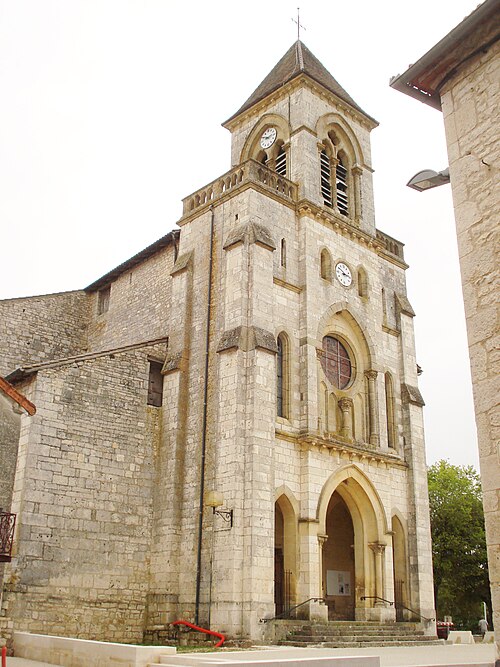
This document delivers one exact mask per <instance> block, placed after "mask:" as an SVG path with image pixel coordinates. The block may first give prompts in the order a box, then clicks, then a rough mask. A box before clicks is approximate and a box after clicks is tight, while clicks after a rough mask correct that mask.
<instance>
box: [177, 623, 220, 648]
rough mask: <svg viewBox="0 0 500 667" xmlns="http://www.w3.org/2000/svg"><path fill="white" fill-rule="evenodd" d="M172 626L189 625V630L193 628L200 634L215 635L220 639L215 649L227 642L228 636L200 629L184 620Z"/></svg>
mask: <svg viewBox="0 0 500 667" xmlns="http://www.w3.org/2000/svg"><path fill="white" fill-rule="evenodd" d="M171 625H187V626H188V628H191V629H192V630H197V631H198V632H204V633H205V634H206V635H213V636H214V637H219V640H220V641H218V642H217V644H215V645H214V646H215V648H220V647H221V646H222V644H223V643H224V642H225V641H226V636H225V635H223V634H222V633H221V632H216V631H215V630H207V629H206V628H200V626H199V625H195V624H194V623H190V622H189V621H183V620H182V619H181V620H179V621H174V622H173V623H171Z"/></svg>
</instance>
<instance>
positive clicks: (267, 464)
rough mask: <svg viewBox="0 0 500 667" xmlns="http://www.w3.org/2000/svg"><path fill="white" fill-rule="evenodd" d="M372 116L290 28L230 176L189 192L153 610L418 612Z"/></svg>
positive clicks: (408, 457)
mask: <svg viewBox="0 0 500 667" xmlns="http://www.w3.org/2000/svg"><path fill="white" fill-rule="evenodd" d="M376 126H377V122H376V121H375V120H374V119H373V118H371V117H370V116H369V115H368V114H367V113H365V112H364V111H363V110H362V109H361V108H360V107H359V106H358V105H357V104H356V102H354V100H353V99H352V98H351V97H350V96H349V95H348V93H347V92H346V91H345V90H344V89H343V88H342V87H341V86H340V84H339V83H338V82H337V81H336V80H335V79H334V78H333V77H332V76H331V74H329V72H327V70H326V69H325V68H324V66H323V65H322V64H321V63H320V62H319V61H318V60H317V58H315V56H314V55H313V54H312V53H311V52H310V51H309V50H308V49H307V47H306V46H305V45H304V44H303V43H302V42H300V41H297V42H296V43H295V44H294V45H293V46H292V47H291V48H290V49H289V51H288V52H287V53H286V54H285V55H284V57H283V58H282V59H281V60H280V61H279V63H278V64H277V65H276V66H275V67H274V69H273V70H272V71H271V72H270V74H269V75H268V76H267V77H266V78H265V79H264V81H263V82H262V83H261V84H260V86H259V87H258V88H257V89H256V90H255V92H254V93H253V94H252V95H251V96H250V97H249V99H248V100H247V101H246V102H245V103H244V104H243V106H242V107H241V108H240V109H239V110H238V111H237V112H236V113H235V114H234V115H233V116H232V117H231V118H230V119H229V120H227V121H226V122H225V123H224V127H226V128H227V129H229V130H230V132H231V134H232V148H231V169H230V171H228V172H227V173H226V174H223V175H222V176H221V177H220V178H218V179H216V180H215V181H213V182H212V183H210V184H208V185H206V186H205V187H203V188H201V189H200V190H198V191H197V192H194V193H193V194H191V195H190V196H188V197H186V198H185V199H184V200H183V215H182V218H181V219H180V221H179V225H180V227H181V235H180V244H179V255H178V258H177V262H176V265H175V266H174V270H173V272H172V294H173V295H174V298H173V302H172V317H171V323H172V334H171V336H170V350H169V358H168V359H167V362H166V364H165V367H164V373H165V374H166V379H167V383H166V387H167V389H166V395H165V396H164V404H166V405H167V406H169V407H168V410H170V413H171V414H170V416H169V418H168V419H167V420H166V421H165V422H164V423H165V424H166V426H164V433H163V440H164V442H163V451H165V452H169V453H170V454H169V457H168V458H167V459H165V462H164V476H165V484H164V486H163V487H162V488H163V489H164V495H163V497H162V501H161V502H160V503H159V504H158V506H157V510H156V516H157V525H158V533H157V539H156V540H155V553H154V554H153V556H152V584H151V587H152V595H151V601H152V602H151V604H150V610H149V612H150V614H149V619H150V623H151V624H155V623H156V624H158V623H159V622H161V619H162V618H165V617H168V618H169V619H170V618H171V617H172V616H173V615H182V616H184V617H188V616H190V617H191V618H195V619H196V620H198V621H199V622H200V623H211V625H212V626H213V627H217V628H218V629H219V630H222V631H227V632H228V633H229V634H231V635H233V636H234V635H238V636H248V637H253V638H259V637H260V636H261V635H262V628H263V625H262V624H260V623H259V621H260V619H262V618H265V617H267V618H270V617H273V616H275V615H276V614H279V613H281V612H282V611H283V609H285V608H288V607H290V606H293V605H296V604H301V607H300V612H299V613H300V614H301V615H302V616H303V617H305V618H322V619H324V620H325V619H327V618H330V619H345V620H349V619H351V620H353V619H356V620H376V621H377V620H378V621H381V622H382V621H394V620H396V618H397V619H398V620H402V619H403V618H407V617H408V616H407V615H408V612H407V611H405V610H404V608H407V607H409V608H411V609H414V610H416V611H417V612H418V613H419V614H420V615H421V616H425V617H428V618H430V617H432V615H433V592H432V564H431V548H430V529H429V515H428V499H427V485H426V468H425V454H424V441H423V423H422V406H423V401H422V397H421V395H420V392H419V390H418V387H417V365H416V359H415V349H414V340H413V323H412V318H413V316H414V312H413V310H412V308H411V305H410V303H409V302H408V299H407V296H406V285H405V270H406V269H407V265H406V264H405V261H404V256H403V245H402V243H400V242H399V241H396V240H395V239H393V238H391V237H389V236H388V235H386V234H384V233H383V232H381V231H379V230H377V229H376V227H375V216H374V206H373V190H372V177H371V174H372V166H371V155H370V140H369V134H370V131H371V130H372V129H374V128H375V127H376ZM181 473H182V475H183V485H182V489H181V488H180V487H179V482H178V481H177V482H176V481H175V480H174V476H175V475H177V477H176V478H175V479H177V480H178V475H179V474H181ZM169 480H170V481H169ZM207 492H216V494H215V495H214V494H213V493H212V494H211V497H215V496H218V495H222V497H223V499H224V507H223V512H226V514H224V513H222V514H218V513H217V512H219V511H220V508H219V509H217V508H215V511H212V509H211V508H210V507H207V506H206V502H205V501H206V498H207ZM172 508H173V509H172ZM229 513H230V516H231V522H229V521H226V520H224V519H225V518H226V519H227V517H228V516H229ZM168 525H170V526H171V527H172V530H170V531H169V530H165V526H168ZM173 528H175V530H173ZM153 591H154V592H153ZM387 601H390V602H396V611H395V607H394V606H393V605H389V604H388V602H387ZM172 620H173V619H172Z"/></svg>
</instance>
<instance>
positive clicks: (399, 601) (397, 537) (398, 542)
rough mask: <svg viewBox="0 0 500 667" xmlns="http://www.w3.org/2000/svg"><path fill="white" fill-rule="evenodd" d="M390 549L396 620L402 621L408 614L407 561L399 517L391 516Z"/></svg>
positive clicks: (403, 533)
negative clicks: (391, 552) (391, 553)
mask: <svg viewBox="0 0 500 667" xmlns="http://www.w3.org/2000/svg"><path fill="white" fill-rule="evenodd" d="M392 550H393V568H394V605H395V608H396V620H397V621H404V620H405V619H407V618H408V616H409V613H410V612H409V610H408V609H407V607H408V605H409V600H408V563H407V558H408V557H407V551H406V538H405V531H404V528H403V524H402V523H401V520H400V519H399V517H397V516H396V515H394V516H393V517H392Z"/></svg>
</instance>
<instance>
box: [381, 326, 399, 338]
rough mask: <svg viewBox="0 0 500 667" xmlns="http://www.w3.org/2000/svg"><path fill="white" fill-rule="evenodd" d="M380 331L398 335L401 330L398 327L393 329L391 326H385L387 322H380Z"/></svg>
mask: <svg viewBox="0 0 500 667" xmlns="http://www.w3.org/2000/svg"><path fill="white" fill-rule="evenodd" d="M382 331H385V333H388V334H390V335H391V336H400V335H401V332H400V331H398V329H393V328H392V327H389V326H387V324H382Z"/></svg>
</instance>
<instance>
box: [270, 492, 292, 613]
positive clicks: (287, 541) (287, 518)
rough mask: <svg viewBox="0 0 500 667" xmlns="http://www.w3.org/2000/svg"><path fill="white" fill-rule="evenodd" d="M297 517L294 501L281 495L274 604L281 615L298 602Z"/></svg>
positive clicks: (276, 531)
mask: <svg viewBox="0 0 500 667" xmlns="http://www.w3.org/2000/svg"><path fill="white" fill-rule="evenodd" d="M296 585H297V517H296V514H295V510H294V508H293V505H292V503H291V502H290V500H289V499H288V498H287V496H286V495H285V494H282V495H280V497H279V498H278V500H277V501H276V503H275V508H274V604H275V610H276V614H277V615H279V614H281V613H283V612H285V611H286V610H287V609H289V608H290V607H292V606H293V605H294V604H295V602H296Z"/></svg>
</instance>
